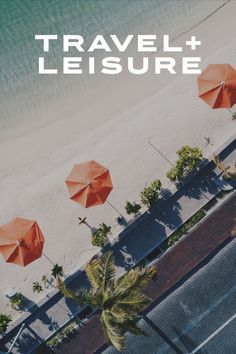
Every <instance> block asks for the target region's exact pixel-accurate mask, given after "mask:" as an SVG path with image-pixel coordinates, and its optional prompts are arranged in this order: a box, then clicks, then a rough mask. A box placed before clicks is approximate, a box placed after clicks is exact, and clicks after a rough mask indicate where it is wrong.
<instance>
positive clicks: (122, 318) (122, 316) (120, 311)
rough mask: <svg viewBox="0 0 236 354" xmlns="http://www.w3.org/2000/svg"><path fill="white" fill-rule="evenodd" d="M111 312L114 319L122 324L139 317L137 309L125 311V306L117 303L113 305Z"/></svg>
mask: <svg viewBox="0 0 236 354" xmlns="http://www.w3.org/2000/svg"><path fill="white" fill-rule="evenodd" d="M110 313H111V316H112V317H113V319H114V321H115V322H118V323H121V324H123V323H127V322H131V321H134V320H136V318H137V314H136V312H135V311H132V309H130V310H129V311H125V310H124V308H122V307H119V306H118V305H116V304H115V305H113V306H112V308H111V309H110Z"/></svg>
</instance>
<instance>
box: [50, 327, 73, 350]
mask: <svg viewBox="0 0 236 354" xmlns="http://www.w3.org/2000/svg"><path fill="white" fill-rule="evenodd" d="M76 327H77V325H76V323H75V322H73V323H70V324H69V325H67V326H66V327H65V328H63V329H62V330H61V331H60V332H59V333H58V334H57V335H56V336H55V337H53V338H52V339H50V340H49V341H47V345H48V346H49V347H50V348H56V347H58V346H59V345H60V343H61V341H62V340H64V339H68V338H69V337H70V336H71V335H73V334H74V333H76Z"/></svg>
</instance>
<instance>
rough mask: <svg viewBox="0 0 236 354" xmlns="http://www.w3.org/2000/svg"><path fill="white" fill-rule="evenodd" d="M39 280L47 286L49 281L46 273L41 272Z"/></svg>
mask: <svg viewBox="0 0 236 354" xmlns="http://www.w3.org/2000/svg"><path fill="white" fill-rule="evenodd" d="M41 282H42V283H43V285H44V286H45V287H46V288H47V287H48V285H49V284H50V281H49V279H48V275H47V274H43V275H42V278H41Z"/></svg>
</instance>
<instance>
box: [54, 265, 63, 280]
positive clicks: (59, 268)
mask: <svg viewBox="0 0 236 354" xmlns="http://www.w3.org/2000/svg"><path fill="white" fill-rule="evenodd" d="M57 275H60V276H61V277H62V276H63V267H62V266H60V265H59V264H57V263H56V264H55V265H54V266H53V268H52V276H53V277H54V278H56V277H57Z"/></svg>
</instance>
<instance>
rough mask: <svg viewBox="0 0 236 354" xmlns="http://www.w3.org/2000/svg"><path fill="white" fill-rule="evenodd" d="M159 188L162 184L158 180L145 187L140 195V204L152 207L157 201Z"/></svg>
mask: <svg viewBox="0 0 236 354" xmlns="http://www.w3.org/2000/svg"><path fill="white" fill-rule="evenodd" d="M161 186H162V184H161V181H160V180H159V179H155V180H154V181H152V182H151V183H150V185H149V186H148V187H145V188H144V189H143V191H142V192H141V193H140V200H141V202H142V203H143V204H144V205H146V206H147V207H148V208H150V207H151V206H153V205H154V204H155V202H156V201H157V200H158V197H159V194H160V189H161Z"/></svg>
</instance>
